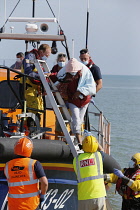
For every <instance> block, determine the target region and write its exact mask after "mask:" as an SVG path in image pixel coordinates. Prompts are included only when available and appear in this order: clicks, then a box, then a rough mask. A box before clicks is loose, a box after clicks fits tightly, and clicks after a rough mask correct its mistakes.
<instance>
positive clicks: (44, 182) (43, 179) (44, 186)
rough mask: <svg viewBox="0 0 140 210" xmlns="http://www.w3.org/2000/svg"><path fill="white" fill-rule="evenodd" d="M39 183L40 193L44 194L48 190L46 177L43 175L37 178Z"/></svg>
mask: <svg viewBox="0 0 140 210" xmlns="http://www.w3.org/2000/svg"><path fill="white" fill-rule="evenodd" d="M39 181H40V183H41V194H42V195H45V194H46V192H47V190H48V179H47V177H46V176H43V177H41V178H40V179H39Z"/></svg>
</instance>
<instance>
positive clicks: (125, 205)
mask: <svg viewBox="0 0 140 210" xmlns="http://www.w3.org/2000/svg"><path fill="white" fill-rule="evenodd" d="M122 210H140V198H133V199H123V201H122Z"/></svg>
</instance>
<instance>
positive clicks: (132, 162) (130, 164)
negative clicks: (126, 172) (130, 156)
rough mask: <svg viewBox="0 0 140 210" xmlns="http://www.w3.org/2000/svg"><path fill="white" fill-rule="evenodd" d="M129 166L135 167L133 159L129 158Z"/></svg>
mask: <svg viewBox="0 0 140 210" xmlns="http://www.w3.org/2000/svg"><path fill="white" fill-rule="evenodd" d="M129 168H135V162H134V161H133V160H130V162H129Z"/></svg>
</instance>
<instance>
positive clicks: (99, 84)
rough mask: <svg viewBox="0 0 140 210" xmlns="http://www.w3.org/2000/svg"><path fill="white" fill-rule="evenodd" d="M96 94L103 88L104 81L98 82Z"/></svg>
mask: <svg viewBox="0 0 140 210" xmlns="http://www.w3.org/2000/svg"><path fill="white" fill-rule="evenodd" d="M95 82H96V93H97V92H98V91H99V90H100V89H101V88H102V85H103V83H102V79H99V80H96V81H95Z"/></svg>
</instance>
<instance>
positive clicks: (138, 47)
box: [0, 0, 140, 75]
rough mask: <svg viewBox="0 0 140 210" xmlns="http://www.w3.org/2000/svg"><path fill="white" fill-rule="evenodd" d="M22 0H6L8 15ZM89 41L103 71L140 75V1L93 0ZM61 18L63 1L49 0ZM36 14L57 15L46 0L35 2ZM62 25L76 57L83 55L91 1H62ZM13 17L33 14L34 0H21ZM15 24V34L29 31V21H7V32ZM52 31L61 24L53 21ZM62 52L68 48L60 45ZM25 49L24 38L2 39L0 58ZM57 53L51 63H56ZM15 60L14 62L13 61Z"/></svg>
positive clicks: (0, 11) (0, 8) (0, 0)
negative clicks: (26, 23)
mask: <svg viewBox="0 0 140 210" xmlns="http://www.w3.org/2000/svg"><path fill="white" fill-rule="evenodd" d="M4 2H5V0H0V26H2V25H3V23H4ZM17 2H18V0H12V1H11V0H6V5H7V6H6V14H7V16H8V15H9V14H10V13H11V11H12V9H13V8H14V6H15V5H16V3H17ZM89 2H90V9H89V41H88V49H89V52H90V54H91V56H92V59H93V61H94V62H95V63H96V64H97V65H98V66H99V67H100V68H101V71H102V74H113V75H140V70H139V69H140V59H139V51H140V23H139V22H140V12H139V8H140V1H139V0H89ZM49 3H50V5H51V6H52V9H53V10H54V13H55V15H56V17H58V5H59V0H51V1H49ZM35 5H36V6H35V7H36V10H35V16H36V17H53V16H52V14H51V12H50V10H49V8H48V5H47V3H46V0H36V1H35ZM60 5H61V7H60V25H61V27H62V28H63V30H64V32H65V35H66V37H67V41H68V46H69V51H70V53H71V56H72V46H73V43H72V39H73V40H74V57H76V58H77V59H78V58H79V50H80V49H82V48H84V47H85V31H86V12H87V0H60ZM12 16H13V17H27V16H28V17H31V16H32V0H21V2H20V3H19V5H18V7H17V9H16V10H15V12H14V13H13V15H12ZM11 25H12V26H14V32H15V33H25V23H9V22H8V23H7V24H6V32H7V33H9V32H10V26H11ZM47 33H48V34H53V33H55V34H56V33H57V26H56V25H55V24H54V23H51V24H49V31H48V32H47ZM58 47H59V49H58V50H59V52H64V48H63V47H62V46H61V45H60V44H58ZM31 48H32V46H30V47H29V49H31ZM19 51H23V52H24V51H25V44H24V41H13V40H12V41H8V40H2V41H1V42H0V52H1V53H0V61H1V59H10V60H11V62H12V63H13V62H14V59H15V54H16V53H17V52H19ZM55 59H56V55H55V56H54V55H52V56H51V57H50V58H49V59H48V62H49V63H51V64H50V67H51V65H53V64H54V63H55ZM12 63H11V64H12Z"/></svg>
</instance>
